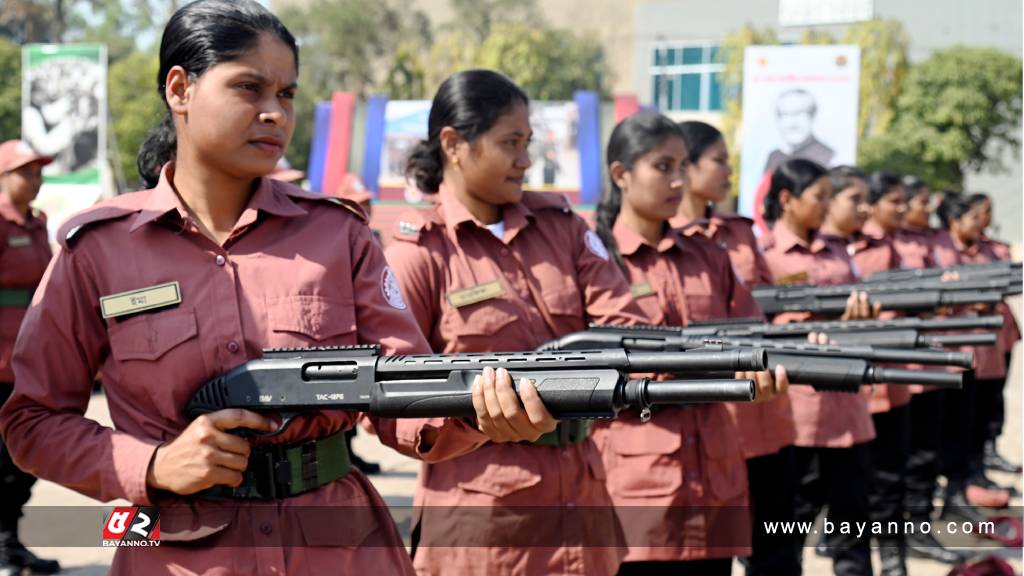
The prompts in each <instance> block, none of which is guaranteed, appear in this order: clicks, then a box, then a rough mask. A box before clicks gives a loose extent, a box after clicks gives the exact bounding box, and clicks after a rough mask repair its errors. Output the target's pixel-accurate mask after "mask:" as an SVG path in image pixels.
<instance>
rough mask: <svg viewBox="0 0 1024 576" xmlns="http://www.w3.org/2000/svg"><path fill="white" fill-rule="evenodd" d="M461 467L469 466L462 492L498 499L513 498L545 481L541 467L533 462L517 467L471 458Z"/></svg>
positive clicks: (520, 464) (518, 462)
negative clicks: (518, 493)
mask: <svg viewBox="0 0 1024 576" xmlns="http://www.w3.org/2000/svg"><path fill="white" fill-rule="evenodd" d="M459 464H460V466H462V465H464V464H465V469H464V470H462V471H461V472H462V474H460V476H463V477H468V479H467V480H464V481H461V482H459V483H458V486H459V488H461V489H462V490H464V491H466V492H474V493H478V494H485V495H488V496H491V497H493V498H497V499H505V498H510V497H511V496H513V495H514V494H516V493H517V492H522V491H523V490H526V489H527V488H531V487H533V486H536V485H537V484H540V481H541V475H540V467H539V466H537V464H536V462H533V461H532V460H531V459H529V458H524V459H522V460H520V461H517V462H515V463H502V462H488V461H487V459H486V458H476V457H473V456H470V457H469V458H462V459H460V460H459Z"/></svg>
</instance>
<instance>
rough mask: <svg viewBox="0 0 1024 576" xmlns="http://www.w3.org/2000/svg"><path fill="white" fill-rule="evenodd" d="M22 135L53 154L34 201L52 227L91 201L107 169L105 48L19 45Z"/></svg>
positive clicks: (99, 193) (41, 150)
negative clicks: (21, 46) (46, 216)
mask: <svg viewBox="0 0 1024 576" xmlns="http://www.w3.org/2000/svg"><path fill="white" fill-rule="evenodd" d="M21 137H22V139H23V140H25V141H26V142H28V143H29V144H30V145H31V146H32V147H33V148H34V149H35V150H36V151H38V152H39V153H41V154H45V155H47V156H53V158H54V161H53V162H52V163H51V164H50V165H49V166H46V167H45V168H44V169H43V187H42V189H41V190H40V192H39V197H38V198H37V200H36V202H35V205H36V206H37V207H38V208H40V209H41V210H43V211H44V212H46V213H47V215H48V216H49V222H50V228H51V230H52V229H55V228H56V227H57V226H59V225H60V223H61V222H63V221H64V219H65V218H67V217H68V216H70V215H71V214H73V213H75V212H77V211H79V210H82V209H84V208H87V207H89V206H91V205H92V204H93V203H95V202H96V201H97V200H98V199H99V198H100V197H101V196H102V194H103V190H104V186H103V183H104V181H105V175H106V174H107V172H108V171H107V168H106V167H107V140H106V137H107V51H106V46H103V45H101V44H29V45H26V46H25V47H24V48H23V50H22V103H21Z"/></svg>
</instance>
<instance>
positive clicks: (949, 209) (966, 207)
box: [935, 192, 972, 230]
mask: <svg viewBox="0 0 1024 576" xmlns="http://www.w3.org/2000/svg"><path fill="white" fill-rule="evenodd" d="M971 207H972V206H971V202H970V200H969V199H968V198H966V197H964V195H963V194H960V193H957V192H946V193H945V194H944V195H943V198H942V202H941V203H940V204H939V207H938V208H937V209H936V210H935V213H936V214H937V215H938V216H939V222H942V227H943V228H945V229H946V230H949V228H950V225H951V224H952V223H953V221H954V220H959V219H960V218H963V216H964V215H965V214H967V213H968V212H970V211H971Z"/></svg>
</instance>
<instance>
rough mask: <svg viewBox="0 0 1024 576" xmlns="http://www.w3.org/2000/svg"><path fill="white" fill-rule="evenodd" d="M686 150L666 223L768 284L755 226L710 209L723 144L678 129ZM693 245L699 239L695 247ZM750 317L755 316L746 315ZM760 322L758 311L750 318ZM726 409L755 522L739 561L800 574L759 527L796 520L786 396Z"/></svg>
mask: <svg viewBox="0 0 1024 576" xmlns="http://www.w3.org/2000/svg"><path fill="white" fill-rule="evenodd" d="M679 129H680V131H681V132H682V135H683V139H684V141H685V144H686V150H687V156H688V160H689V162H688V166H687V168H686V176H687V180H688V181H689V186H688V187H687V188H686V191H685V193H684V194H683V196H682V201H681V202H680V203H679V210H678V212H677V213H676V216H675V217H674V218H673V219H672V220H671V223H672V225H673V226H675V227H677V228H679V229H680V231H681V232H682V234H683V236H685V237H686V238H691V237H694V236H703V237H706V238H708V239H709V240H711V241H713V242H715V243H717V244H718V245H719V246H721V247H722V248H725V249H726V250H728V254H729V262H730V263H731V264H732V269H733V270H734V271H735V273H736V275H737V276H738V278H739V279H740V280H742V281H743V282H744V283H746V285H747V286H757V285H761V284H771V283H772V276H771V272H770V271H769V270H768V263H767V262H765V260H764V255H763V254H762V253H761V247H760V246H759V245H758V243H757V237H756V236H754V231H753V223H754V222H753V220H750V219H749V218H744V217H742V216H739V215H737V214H727V213H722V212H719V211H718V210H716V209H715V204H718V203H721V202H723V201H725V200H726V199H727V198H728V196H729V190H730V187H731V179H732V168H730V167H729V151H728V149H727V148H726V145H725V138H724V137H723V136H722V133H721V132H719V131H718V129H717V128H715V127H714V126H711V125H710V124H706V123H704V122H698V121H690V122H682V123H680V124H679ZM694 242H697V243H698V244H699V242H698V240H694ZM751 310H752V311H753V309H751ZM755 315H757V316H760V315H761V314H760V310H758V311H757V313H756V314H755ZM725 408H726V410H727V411H728V412H729V415H730V416H731V417H732V420H733V423H734V425H735V426H736V429H737V431H738V432H739V435H740V440H741V445H742V447H743V456H744V458H746V461H747V481H748V485H749V486H750V506H751V510H752V520H753V528H754V529H753V536H752V540H751V554H750V556H749V557H747V558H744V559H743V560H742V562H743V563H744V564H745V565H746V569H747V575H748V576H761V575H772V574H792V573H794V572H796V571H798V570H799V567H798V566H797V564H796V562H797V559H796V557H795V556H794V554H793V550H792V545H791V544H790V542H791V541H792V538H791V537H790V536H789V535H784V534H775V535H769V534H766V533H765V531H764V530H763V529H761V527H762V526H763V524H762V522H764V521H779V522H786V521H792V519H793V492H794V490H795V487H796V481H795V478H793V477H792V476H791V475H790V474H789V471H790V470H791V469H792V462H793V440H794V439H795V437H796V429H795V428H794V427H793V409H792V407H791V406H790V403H789V398H788V397H786V396H785V395H779V396H778V397H776V398H774V399H772V400H767V401H763V402H756V403H753V404H742V403H729V404H726V405H725Z"/></svg>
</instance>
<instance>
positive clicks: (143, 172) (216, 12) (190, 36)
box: [137, 0, 299, 188]
mask: <svg viewBox="0 0 1024 576" xmlns="http://www.w3.org/2000/svg"><path fill="white" fill-rule="evenodd" d="M262 34H272V35H273V36H274V37H276V38H277V39H278V40H280V41H281V42H283V43H284V44H285V45H286V46H288V47H289V48H291V50H292V53H293V54H294V55H295V68H296V69H298V67H299V48H298V45H297V44H296V43H295V37H294V36H292V34H291V32H289V31H288V29H287V28H286V27H285V25H284V24H282V23H281V21H280V20H278V18H277V16H274V14H272V13H271V12H270V11H269V10H267V9H266V8H264V7H263V6H261V5H260V4H259V3H258V2H255V1H254V0H196V1H195V2H192V3H190V4H186V5H185V6H183V7H182V8H181V9H179V10H178V11H177V12H175V13H174V15H173V16H171V19H170V20H169V21H168V22H167V26H166V27H165V28H164V34H163V37H162V38H161V40H160V70H159V72H158V73H157V79H156V85H157V91H158V92H159V94H160V99H161V100H163V101H164V104H166V103H167V99H166V95H165V94H164V89H165V85H164V82H165V81H166V80H167V74H168V73H169V72H170V71H171V68H174V67H175V66H181V67H182V68H184V69H185V71H186V72H188V74H189V76H192V77H196V78H198V77H199V76H202V75H203V74H204V73H205V72H206V71H207V70H209V69H210V68H212V67H213V66H216V65H217V64H222V63H224V62H231V61H233V60H237V59H238V58H241V57H242V56H243V55H244V54H245V53H246V52H248V51H249V50H252V49H253V48H254V47H256V45H257V44H259V41H260V36H261V35H262ZM176 149H177V136H176V134H175V132H174V122H173V120H172V118H171V115H170V111H168V113H167V116H166V117H165V118H164V119H163V121H162V122H161V123H160V125H159V126H157V127H156V128H154V129H153V131H152V132H150V133H149V135H148V136H147V137H146V140H145V141H144V142H143V143H142V147H141V148H140V150H139V155H138V159H137V161H138V167H139V176H141V177H142V180H143V182H144V183H145V184H146V186H147V187H148V188H152V187H154V186H156V184H157V182H159V180H160V169H161V168H162V167H163V165H164V164H166V163H167V162H169V161H170V160H173V159H174V154H175V151H176Z"/></svg>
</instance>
